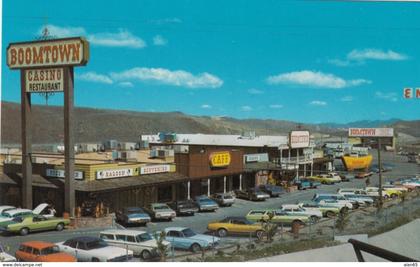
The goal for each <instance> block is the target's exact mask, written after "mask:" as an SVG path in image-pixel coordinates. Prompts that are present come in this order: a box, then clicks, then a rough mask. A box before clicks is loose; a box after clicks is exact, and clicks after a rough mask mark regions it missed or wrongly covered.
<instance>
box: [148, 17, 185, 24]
mask: <svg viewBox="0 0 420 267" xmlns="http://www.w3.org/2000/svg"><path fill="white" fill-rule="evenodd" d="M150 23H153V24H157V25H162V24H178V23H182V20H181V19H180V18H163V19H155V20H150Z"/></svg>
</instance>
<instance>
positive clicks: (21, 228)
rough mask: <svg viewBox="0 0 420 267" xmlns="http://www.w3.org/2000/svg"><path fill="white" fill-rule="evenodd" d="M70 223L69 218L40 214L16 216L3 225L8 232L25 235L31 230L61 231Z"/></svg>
mask: <svg viewBox="0 0 420 267" xmlns="http://www.w3.org/2000/svg"><path fill="white" fill-rule="evenodd" d="M68 224H70V220H69V219H64V218H56V217H53V218H47V217H44V216H41V215H32V216H28V217H16V218H14V219H13V222H12V223H10V224H9V225H7V226H6V227H5V231H6V232H9V233H19V234H20V235H27V234H29V233H32V232H39V231H47V230H57V231H62V230H63V229H64V227H65V226H66V225H68Z"/></svg>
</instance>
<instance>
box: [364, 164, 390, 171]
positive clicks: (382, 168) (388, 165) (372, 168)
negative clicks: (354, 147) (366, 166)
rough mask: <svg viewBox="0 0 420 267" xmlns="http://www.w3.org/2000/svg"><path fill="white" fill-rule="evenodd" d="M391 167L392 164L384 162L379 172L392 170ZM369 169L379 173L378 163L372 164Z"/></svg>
mask: <svg viewBox="0 0 420 267" xmlns="http://www.w3.org/2000/svg"><path fill="white" fill-rule="evenodd" d="M392 169H393V166H392V165H391V164H386V163H384V164H382V166H381V172H390V171H392ZM370 170H371V171H372V172H376V173H379V166H378V164H374V165H372V167H371V168H370Z"/></svg>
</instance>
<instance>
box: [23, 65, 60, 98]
mask: <svg viewBox="0 0 420 267" xmlns="http://www.w3.org/2000/svg"><path fill="white" fill-rule="evenodd" d="M63 74H64V70H63V69H62V68H54V69H28V70H25V87H26V92H27V93H39V92H61V91H64V78H63V76H64V75H63Z"/></svg>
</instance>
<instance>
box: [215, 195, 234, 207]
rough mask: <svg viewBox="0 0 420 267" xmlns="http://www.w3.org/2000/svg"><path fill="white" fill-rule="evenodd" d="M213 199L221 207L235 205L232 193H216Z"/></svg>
mask: <svg viewBox="0 0 420 267" xmlns="http://www.w3.org/2000/svg"><path fill="white" fill-rule="evenodd" d="M212 199H213V200H214V201H216V202H217V204H219V206H224V207H230V206H232V205H233V204H234V203H235V197H234V196H233V195H232V194H231V193H216V194H214V195H213V196H212Z"/></svg>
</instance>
